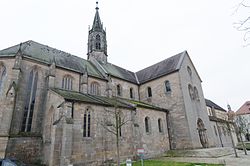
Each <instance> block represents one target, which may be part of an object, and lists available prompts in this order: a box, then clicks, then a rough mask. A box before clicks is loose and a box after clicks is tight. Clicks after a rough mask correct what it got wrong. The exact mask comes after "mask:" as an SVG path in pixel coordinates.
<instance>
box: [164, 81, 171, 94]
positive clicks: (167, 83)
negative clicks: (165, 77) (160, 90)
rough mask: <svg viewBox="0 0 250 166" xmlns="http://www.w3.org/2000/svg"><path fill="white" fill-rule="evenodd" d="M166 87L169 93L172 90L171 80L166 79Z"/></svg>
mask: <svg viewBox="0 0 250 166" xmlns="http://www.w3.org/2000/svg"><path fill="white" fill-rule="evenodd" d="M165 88H166V92H167V93H169V92H171V87H170V82H169V81H165Z"/></svg>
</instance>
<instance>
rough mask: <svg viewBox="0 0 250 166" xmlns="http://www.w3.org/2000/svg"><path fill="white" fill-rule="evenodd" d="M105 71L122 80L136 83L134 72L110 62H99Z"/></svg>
mask: <svg viewBox="0 0 250 166" xmlns="http://www.w3.org/2000/svg"><path fill="white" fill-rule="evenodd" d="M101 65H102V67H103V68H104V69H105V71H106V72H107V73H108V74H110V75H112V76H114V77H117V78H121V79H123V80H126V81H129V82H132V83H135V84H138V82H137V79H136V76H135V73H134V72H132V71H129V70H126V69H124V68H121V67H119V66H116V65H114V64H111V63H107V64H101Z"/></svg>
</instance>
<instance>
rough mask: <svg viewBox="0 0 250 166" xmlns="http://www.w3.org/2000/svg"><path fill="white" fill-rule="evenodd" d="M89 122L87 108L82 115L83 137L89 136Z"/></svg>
mask: <svg viewBox="0 0 250 166" xmlns="http://www.w3.org/2000/svg"><path fill="white" fill-rule="evenodd" d="M90 122H91V116H90V111H89V109H87V110H86V111H85V113H84V117H83V137H90Z"/></svg>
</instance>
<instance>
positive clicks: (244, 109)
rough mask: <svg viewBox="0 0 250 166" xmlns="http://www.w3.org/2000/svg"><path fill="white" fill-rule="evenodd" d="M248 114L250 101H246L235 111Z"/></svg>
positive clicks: (239, 113) (238, 113)
mask: <svg viewBox="0 0 250 166" xmlns="http://www.w3.org/2000/svg"><path fill="white" fill-rule="evenodd" d="M244 114H250V101H246V102H245V103H244V104H243V105H242V106H241V107H240V108H239V109H238V110H237V111H236V115H244Z"/></svg>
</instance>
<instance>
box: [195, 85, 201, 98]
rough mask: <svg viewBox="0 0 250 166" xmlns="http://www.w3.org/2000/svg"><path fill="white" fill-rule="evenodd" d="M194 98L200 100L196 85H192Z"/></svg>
mask: <svg viewBox="0 0 250 166" xmlns="http://www.w3.org/2000/svg"><path fill="white" fill-rule="evenodd" d="M194 98H195V99H196V100H200V97H199V92H198V90H197V88H196V87H194Z"/></svg>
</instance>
